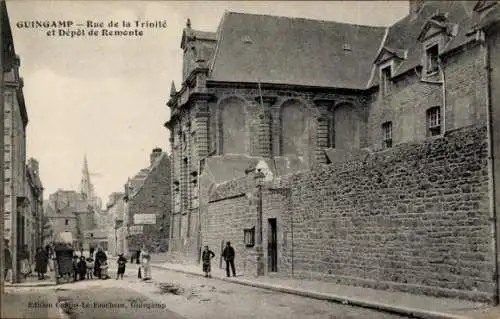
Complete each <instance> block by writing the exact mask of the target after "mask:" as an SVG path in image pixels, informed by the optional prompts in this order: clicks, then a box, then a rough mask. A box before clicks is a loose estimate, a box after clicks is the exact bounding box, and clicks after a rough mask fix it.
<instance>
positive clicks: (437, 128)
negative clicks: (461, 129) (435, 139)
mask: <svg viewBox="0 0 500 319" xmlns="http://www.w3.org/2000/svg"><path fill="white" fill-rule="evenodd" d="M427 134H428V135H429V136H436V135H440V134H441V109H440V107H439V106H435V107H431V108H430V109H428V110H427Z"/></svg>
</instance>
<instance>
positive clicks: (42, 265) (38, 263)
mask: <svg viewBox="0 0 500 319" xmlns="http://www.w3.org/2000/svg"><path fill="white" fill-rule="evenodd" d="M48 262H49V255H48V254H47V251H45V250H43V249H42V247H38V250H37V252H36V256H35V271H36V273H37V274H38V280H42V279H44V277H45V273H46V272H47V264H48Z"/></svg>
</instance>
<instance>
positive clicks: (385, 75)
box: [380, 65, 392, 94]
mask: <svg viewBox="0 0 500 319" xmlns="http://www.w3.org/2000/svg"><path fill="white" fill-rule="evenodd" d="M380 72H381V76H382V83H381V84H380V85H382V92H384V94H387V93H389V92H390V90H391V84H392V83H391V77H392V72H391V66H390V65H388V66H386V67H385V68H383V69H382V70H381V71H380Z"/></svg>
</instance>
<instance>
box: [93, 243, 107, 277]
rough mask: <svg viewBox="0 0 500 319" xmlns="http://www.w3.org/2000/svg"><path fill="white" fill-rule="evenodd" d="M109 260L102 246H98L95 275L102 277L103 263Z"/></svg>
mask: <svg viewBox="0 0 500 319" xmlns="http://www.w3.org/2000/svg"><path fill="white" fill-rule="evenodd" d="M107 261H108V257H107V256H106V253H105V252H104V251H103V250H102V247H99V248H97V252H96V253H95V263H94V269H95V272H94V275H95V276H96V277H97V278H99V279H101V265H103V264H104V263H106V262H107Z"/></svg>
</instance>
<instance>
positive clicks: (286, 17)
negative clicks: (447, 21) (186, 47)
mask: <svg viewBox="0 0 500 319" xmlns="http://www.w3.org/2000/svg"><path fill="white" fill-rule="evenodd" d="M227 14H228V15H229V14H240V15H247V16H261V17H269V18H277V19H288V20H302V21H314V22H325V23H335V24H343V25H349V26H355V27H364V28H375V29H385V28H387V27H389V26H376V25H369V24H356V23H349V22H340V21H334V20H323V19H313V18H304V17H291V16H282V15H275V14H265V13H247V12H238V11H228V12H227ZM221 23H222V22H221Z"/></svg>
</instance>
